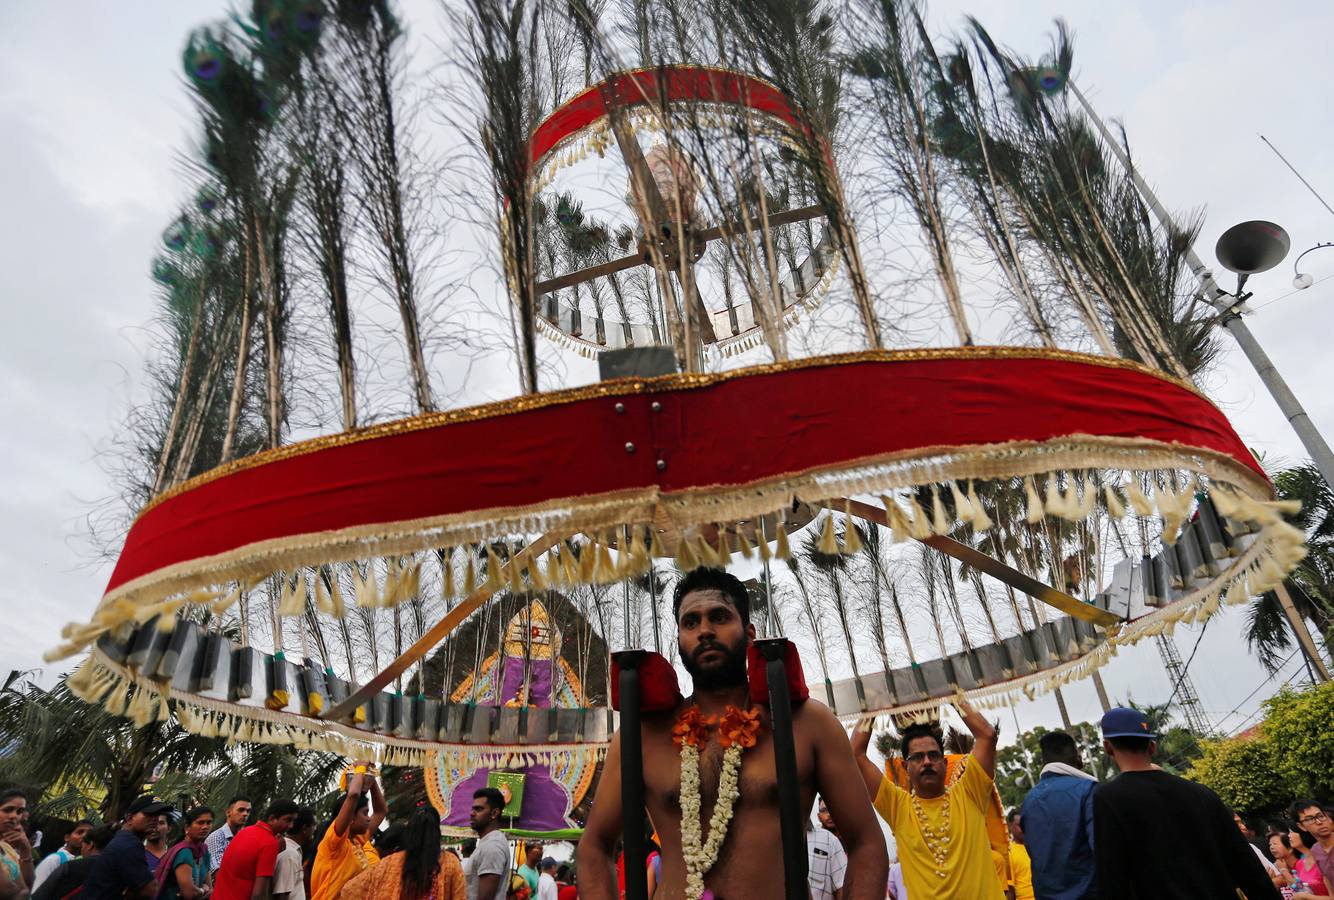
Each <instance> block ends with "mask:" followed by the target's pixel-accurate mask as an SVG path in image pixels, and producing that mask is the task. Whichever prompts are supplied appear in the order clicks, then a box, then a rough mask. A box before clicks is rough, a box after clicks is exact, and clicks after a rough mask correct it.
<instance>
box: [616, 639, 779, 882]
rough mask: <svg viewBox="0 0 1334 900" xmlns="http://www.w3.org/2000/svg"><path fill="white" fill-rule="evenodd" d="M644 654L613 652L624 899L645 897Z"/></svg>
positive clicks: (635, 651)
mask: <svg viewBox="0 0 1334 900" xmlns="http://www.w3.org/2000/svg"><path fill="white" fill-rule="evenodd" d="M646 655H647V654H646V653H645V651H643V650H623V651H621V652H620V653H617V654H614V658H615V660H616V664H617V665H618V666H619V667H620V669H621V673H620V689H621V710H620V712H621V729H620V732H621V838H622V842H623V844H624V848H625V900H648V869H647V862H648V860H647V856H648V847H647V840H646V838H645V835H644V745H643V735H642V733H641V732H640V706H639V701H640V682H639V676H640V672H639V666H640V665H641V664H642V663H643V661H644V657H645V656H646ZM780 789H781V788H780ZM803 883H804V880H803Z"/></svg>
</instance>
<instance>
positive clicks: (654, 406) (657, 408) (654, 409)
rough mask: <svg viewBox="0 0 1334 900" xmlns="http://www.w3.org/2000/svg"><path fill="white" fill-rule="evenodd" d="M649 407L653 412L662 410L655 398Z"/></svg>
mask: <svg viewBox="0 0 1334 900" xmlns="http://www.w3.org/2000/svg"><path fill="white" fill-rule="evenodd" d="M649 409H651V410H653V411H654V412H662V404H661V403H659V402H658V401H657V400H654V401H653V404H652V405H651V406H649Z"/></svg>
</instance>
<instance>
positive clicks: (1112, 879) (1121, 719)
mask: <svg viewBox="0 0 1334 900" xmlns="http://www.w3.org/2000/svg"><path fill="white" fill-rule="evenodd" d="M1102 739H1103V740H1102V747H1103V749H1104V750H1106V751H1107V755H1108V756H1110V757H1111V758H1112V760H1113V761H1114V762H1115V763H1116V767H1117V768H1118V769H1120V770H1121V774H1120V775H1119V776H1117V777H1116V778H1114V779H1112V780H1111V781H1108V782H1106V783H1105V784H1101V785H1099V786H1098V787H1097V788H1096V789H1095V790H1094V791H1093V831H1094V834H1095V835H1096V836H1097V837H1096V840H1095V841H1094V858H1095V861H1096V864H1097V872H1098V877H1097V885H1098V896H1099V897H1106V898H1115V900H1122V898H1127V900H1129V898H1145V900H1148V898H1153V900H1174V898H1180V900H1188V898H1189V900H1236V897H1237V891H1238V890H1240V891H1242V892H1243V893H1244V894H1245V896H1246V898H1247V900H1279V892H1278V888H1276V887H1274V884H1273V882H1271V881H1270V880H1269V876H1268V875H1267V874H1265V870H1264V868H1263V867H1262V866H1261V865H1260V863H1259V861H1258V860H1257V859H1256V858H1255V854H1254V853H1252V852H1251V848H1250V847H1249V846H1248V845H1247V844H1246V840H1245V838H1243V837H1242V836H1241V832H1239V831H1238V830H1237V827H1236V825H1234V824H1233V822H1232V816H1231V815H1229V813H1228V811H1227V807H1225V806H1224V805H1223V801H1221V800H1219V799H1218V795H1217V794H1215V793H1214V792H1213V791H1211V790H1209V789H1208V788H1207V787H1205V786H1204V785H1202V784H1196V783H1195V782H1193V781H1186V780H1185V779H1184V778H1178V777H1176V776H1175V775H1169V774H1168V773H1167V772H1164V771H1163V770H1162V769H1160V768H1158V767H1157V766H1155V765H1154V764H1153V754H1154V751H1156V750H1157V749H1158V735H1156V734H1154V733H1153V732H1152V731H1150V730H1149V720H1148V719H1147V718H1145V716H1144V713H1142V712H1140V711H1139V710H1137V709H1126V708H1125V707H1117V708H1115V709H1112V710H1108V712H1107V714H1106V715H1104V716H1103V717H1102Z"/></svg>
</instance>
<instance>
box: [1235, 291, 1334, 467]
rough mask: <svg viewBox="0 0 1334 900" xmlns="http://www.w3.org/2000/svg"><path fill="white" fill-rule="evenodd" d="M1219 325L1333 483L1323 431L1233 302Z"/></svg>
mask: <svg viewBox="0 0 1334 900" xmlns="http://www.w3.org/2000/svg"><path fill="white" fill-rule="evenodd" d="M1226 299H1227V300H1230V301H1232V302H1233V303H1234V304H1236V298H1234V297H1231V296H1228V297H1226ZM1222 323H1223V327H1224V328H1226V329H1227V330H1228V331H1230V332H1232V337H1233V338H1235V339H1236V341H1237V344H1239V345H1240V346H1241V352H1242V353H1245V354H1246V358H1247V359H1248V360H1250V363H1251V365H1252V366H1254V367H1255V373H1256V374H1257V375H1259V376H1260V380H1261V381H1263V382H1264V385H1265V387H1267V388H1268V389H1269V395H1270V396H1271V397H1273V398H1274V402H1275V403H1277V404H1278V408H1279V409H1280V410H1281V411H1282V412H1283V415H1284V417H1285V418H1287V420H1288V423H1289V424H1290V425H1292V430H1293V431H1295V432H1297V437H1298V439H1299V440H1300V441H1301V442H1302V446H1303V447H1305V448H1306V452H1307V453H1309V454H1311V462H1313V463H1315V467H1316V468H1317V469H1319V470H1320V474H1321V475H1322V476H1324V479H1325V483H1326V484H1330V485H1334V452H1331V451H1330V449H1329V444H1328V443H1326V441H1325V437H1324V435H1322V434H1321V433H1320V431H1319V430H1318V429H1317V428H1316V427H1315V423H1314V422H1312V421H1311V417H1310V416H1309V415H1307V413H1306V410H1305V409H1304V408H1302V405H1301V403H1300V402H1299V401H1298V400H1297V397H1296V395H1295V394H1293V393H1292V389H1291V388H1289V387H1288V383H1287V382H1286V381H1284V380H1283V376H1282V375H1280V374H1279V373H1278V369H1276V368H1275V367H1274V363H1273V362H1272V361H1271V360H1270V359H1269V354H1267V353H1265V351H1264V348H1263V347H1261V346H1260V342H1259V341H1257V340H1256V339H1255V335H1253V334H1251V329H1250V327H1249V326H1248V325H1247V324H1246V323H1245V321H1243V320H1242V318H1241V314H1240V313H1239V312H1237V311H1236V305H1234V306H1232V307H1231V308H1229V309H1228V310H1227V311H1226V312H1225V313H1224V314H1223V317H1222Z"/></svg>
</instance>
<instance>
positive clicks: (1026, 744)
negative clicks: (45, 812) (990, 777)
mask: <svg viewBox="0 0 1334 900" xmlns="http://www.w3.org/2000/svg"><path fill="white" fill-rule="evenodd" d="M1051 731H1052V729H1050V728H1043V727H1042V726H1041V725H1039V726H1038V727H1037V728H1034V729H1033V730H1032V731H1025V732H1023V733H1022V734H1020V735H1019V740H1018V741H1017V742H1016V743H1014V744H1010V745H1009V746H1006V747H1002V748H1001V749H1000V751H999V752H998V753H997V754H996V788H997V790H999V791H1000V795H1001V802H1002V803H1003V804H1004V805H1005V808H1006V809H1010V808H1012V807H1015V806H1018V805H1019V804H1021V803H1023V802H1024V796H1025V795H1026V794H1027V793H1028V792H1029V790H1031V789H1032V787H1033V786H1034V785H1035V784H1037V781H1038V778H1039V777H1041V774H1042V750H1041V748H1040V747H1039V745H1038V742H1039V741H1040V740H1042V736H1043V735H1045V734H1049V733H1050V732H1051ZM1067 733H1068V734H1069V735H1070V736H1071V737H1073V738H1074V739H1075V746H1076V747H1077V748H1078V749H1079V756H1080V758H1081V759H1082V760H1083V761H1084V769H1085V771H1087V772H1088V773H1089V774H1090V775H1094V776H1096V777H1097V778H1098V780H1099V781H1105V780H1106V779H1107V778H1110V777H1111V775H1112V774H1113V773H1114V772H1115V771H1116V770H1115V767H1114V766H1113V765H1112V763H1111V760H1109V759H1108V758H1107V755H1106V754H1104V753H1103V752H1102V734H1101V733H1100V732H1099V731H1098V726H1097V725H1095V724H1093V723H1092V722H1080V723H1078V724H1076V725H1074V726H1073V727H1072V728H1071V729H1070V730H1069V731H1068V732H1067Z"/></svg>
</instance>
